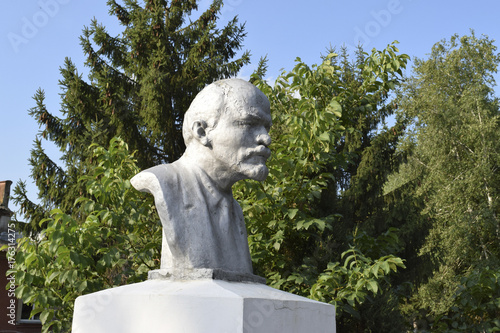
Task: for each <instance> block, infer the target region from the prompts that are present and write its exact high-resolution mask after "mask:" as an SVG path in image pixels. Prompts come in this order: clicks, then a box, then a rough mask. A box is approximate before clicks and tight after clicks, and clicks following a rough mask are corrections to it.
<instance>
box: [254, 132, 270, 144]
mask: <svg viewBox="0 0 500 333" xmlns="http://www.w3.org/2000/svg"><path fill="white" fill-rule="evenodd" d="M257 143H258V144H260V145H264V146H266V147H267V146H269V145H270V144H271V137H270V136H269V133H261V134H259V135H257Z"/></svg>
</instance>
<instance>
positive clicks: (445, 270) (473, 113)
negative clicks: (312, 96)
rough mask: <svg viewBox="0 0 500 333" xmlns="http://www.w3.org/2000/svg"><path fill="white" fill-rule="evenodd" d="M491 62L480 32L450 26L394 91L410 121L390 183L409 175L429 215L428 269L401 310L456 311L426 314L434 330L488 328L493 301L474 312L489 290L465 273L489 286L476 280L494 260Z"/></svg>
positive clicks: (497, 236) (494, 61) (498, 157)
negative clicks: (403, 158) (404, 159)
mask: <svg viewBox="0 0 500 333" xmlns="http://www.w3.org/2000/svg"><path fill="white" fill-rule="evenodd" d="M499 61H500V55H499V54H497V53H496V47H495V46H494V45H493V42H492V41H491V40H490V39H489V38H488V37H486V36H482V37H477V36H475V34H474V33H473V32H472V33H471V35H470V36H463V37H460V36H458V35H455V36H453V37H452V38H451V39H450V40H449V41H441V42H439V43H437V44H436V45H434V47H433V48H432V53H431V54H430V56H429V59H427V60H422V59H417V60H416V61H415V68H414V72H415V73H414V76H413V77H412V78H410V79H409V80H408V82H407V83H406V84H405V86H404V87H403V88H404V89H403V90H402V94H401V97H400V108H401V113H402V115H403V116H404V117H406V118H407V119H409V120H411V123H410V126H409V127H408V129H409V130H408V133H407V137H406V141H405V145H406V148H405V149H408V150H409V151H410V157H409V160H408V163H407V164H406V165H405V167H404V168H402V169H401V171H400V173H399V174H396V175H395V176H394V177H393V179H391V182H392V183H393V185H394V184H397V183H399V184H404V183H405V182H407V181H408V180H412V179H413V180H415V179H416V180H417V181H418V186H416V187H415V196H416V198H418V199H419V200H421V201H422V202H423V203H424V205H425V209H424V210H423V212H422V213H423V214H424V215H425V216H427V218H428V219H429V221H430V226H429V235H428V237H427V238H426V241H425V243H424V244H423V246H422V247H421V248H420V254H421V255H426V256H427V257H428V258H429V259H430V260H431V262H432V264H433V272H434V273H433V274H432V276H430V278H429V279H428V280H427V281H424V283H422V284H420V285H419V286H418V285H417V286H418V291H417V293H416V294H415V295H414V298H413V301H411V302H410V303H411V306H410V307H409V310H408V311H411V310H413V312H415V313H417V312H420V311H423V312H424V313H425V314H427V315H430V316H433V317H437V318H440V317H441V316H443V315H447V316H448V317H450V316H451V317H453V318H455V319H456V318H457V316H458V317H461V318H462V319H461V320H460V321H452V322H450V324H451V325H450V326H449V327H448V326H447V325H445V326H442V325H441V323H436V325H437V326H439V329H438V328H437V327H435V329H436V330H437V331H448V329H449V331H450V332H455V331H461V330H458V328H457V327H459V326H460V327H461V329H462V328H463V327H465V330H466V331H475V329H474V327H492V326H491V325H492V323H493V322H494V321H495V320H496V319H497V318H498V316H499V315H500V313H499V312H498V308H497V309H496V311H492V312H491V311H486V310H485V311H484V312H481V311H479V309H481V308H482V307H483V306H487V304H489V302H490V301H491V298H490V299H487V298H484V297H483V298H481V297H482V296H481V297H478V295H477V294H476V291H477V290H476V291H475V290H469V287H470V286H471V285H472V284H473V283H475V282H473V281H476V282H477V281H480V282H479V286H478V288H482V286H488V285H490V286H491V284H488V283H489V282H486V281H485V280H487V279H489V278H490V276H497V274H498V269H499V267H500V260H499V259H500V221H499V219H498V214H499V212H500V201H499V189H500V173H499V172H498V166H499V165H500V127H499V126H500V122H499V116H500V114H499V103H498V99H497V98H496V97H495V96H494V91H493V86H494V79H493V73H495V72H496V71H497V66H498V63H499ZM393 187H397V186H393ZM482 272H484V274H483V273H482ZM461 286H466V289H463V287H461ZM485 288H486V289H488V288H489V287H485ZM490 291H491V292H493V289H491V290H490ZM478 293H479V292H478ZM467 295H469V296H467ZM491 296H492V297H497V298H498V291H496V292H493V294H492V295H491ZM472 302H477V304H475V305H474V306H472ZM457 311H458V312H457ZM456 325H458V326H456ZM463 325H465V326H463ZM496 325H497V324H496ZM445 327H446V328H445Z"/></svg>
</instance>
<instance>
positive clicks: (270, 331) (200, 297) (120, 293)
mask: <svg viewBox="0 0 500 333" xmlns="http://www.w3.org/2000/svg"><path fill="white" fill-rule="evenodd" d="M335 331H336V330H335V308H334V307H333V306H332V305H329V304H325V303H321V302H316V301H312V300H310V299H307V298H304V297H300V296H296V295H293V294H290V293H286V292H283V291H280V290H276V289H273V288H271V287H268V286H266V285H264V284H259V283H242V282H228V281H222V280H212V279H201V280H195V281H170V280H149V281H145V282H141V283H136V284H132V285H127V286H122V287H118V288H112V289H108V290H103V291H100V292H97V293H93V294H89V295H85V296H80V297H78V298H77V300H76V302H75V311H74V317H73V330H72V332H73V333H144V332H154V333H160V332H168V333H243V332H244V333H264V332H266V333H284V332H286V333H303V332H307V333H315V332H318V333H330V332H331V333H335Z"/></svg>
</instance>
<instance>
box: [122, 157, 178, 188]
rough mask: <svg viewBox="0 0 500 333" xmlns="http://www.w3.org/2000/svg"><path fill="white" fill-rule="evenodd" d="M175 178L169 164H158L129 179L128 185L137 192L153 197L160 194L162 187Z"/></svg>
mask: <svg viewBox="0 0 500 333" xmlns="http://www.w3.org/2000/svg"><path fill="white" fill-rule="evenodd" d="M175 178H177V175H176V174H175V171H174V170H173V168H172V166H171V165H170V164H160V165H157V166H154V167H152V168H149V169H146V170H143V171H141V172H139V173H138V174H137V175H135V176H134V177H132V179H130V183H131V184H132V186H133V187H134V188H135V189H136V190H138V191H141V192H148V193H151V194H153V195H155V194H159V193H162V192H163V188H164V186H165V185H167V186H168V184H169V183H172V182H173V181H174V179H175ZM174 182H175V181H174Z"/></svg>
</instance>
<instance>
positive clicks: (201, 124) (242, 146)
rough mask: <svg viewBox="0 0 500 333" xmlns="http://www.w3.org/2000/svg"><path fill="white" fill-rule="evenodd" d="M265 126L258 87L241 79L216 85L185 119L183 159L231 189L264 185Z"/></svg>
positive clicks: (266, 110)
mask: <svg viewBox="0 0 500 333" xmlns="http://www.w3.org/2000/svg"><path fill="white" fill-rule="evenodd" d="M270 126H271V114H270V105H269V100H268V99H267V97H266V96H265V95H264V94H263V93H262V92H261V91H260V90H259V89H257V87H255V86H254V85H252V84H251V83H249V82H247V81H244V80H240V79H227V80H221V81H217V82H215V83H212V84H211V85H209V86H207V87H206V88H204V89H203V90H202V91H201V92H200V93H199V94H198V95H197V96H196V98H195V99H194V100H193V102H192V103H191V106H190V107H189V109H188V111H187V112H186V114H185V116H184V123H183V129H182V134H183V136H184V141H185V143H186V147H187V149H186V153H185V155H188V156H190V158H194V159H197V160H199V163H200V166H201V167H202V168H205V169H207V168H208V169H210V170H206V171H207V172H209V173H211V174H212V175H213V176H214V177H215V178H217V179H221V180H223V181H224V180H225V181H228V182H229V183H230V185H232V184H233V183H234V182H236V181H238V180H241V179H245V178H250V179H255V180H260V181H261V180H264V179H265V178H266V177H267V174H268V172H269V171H268V169H267V167H266V164H265V163H266V161H267V159H268V158H269V156H270V154H271V151H270V150H269V148H268V146H269V144H270V143H271V138H270V136H269V128H270Z"/></svg>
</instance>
